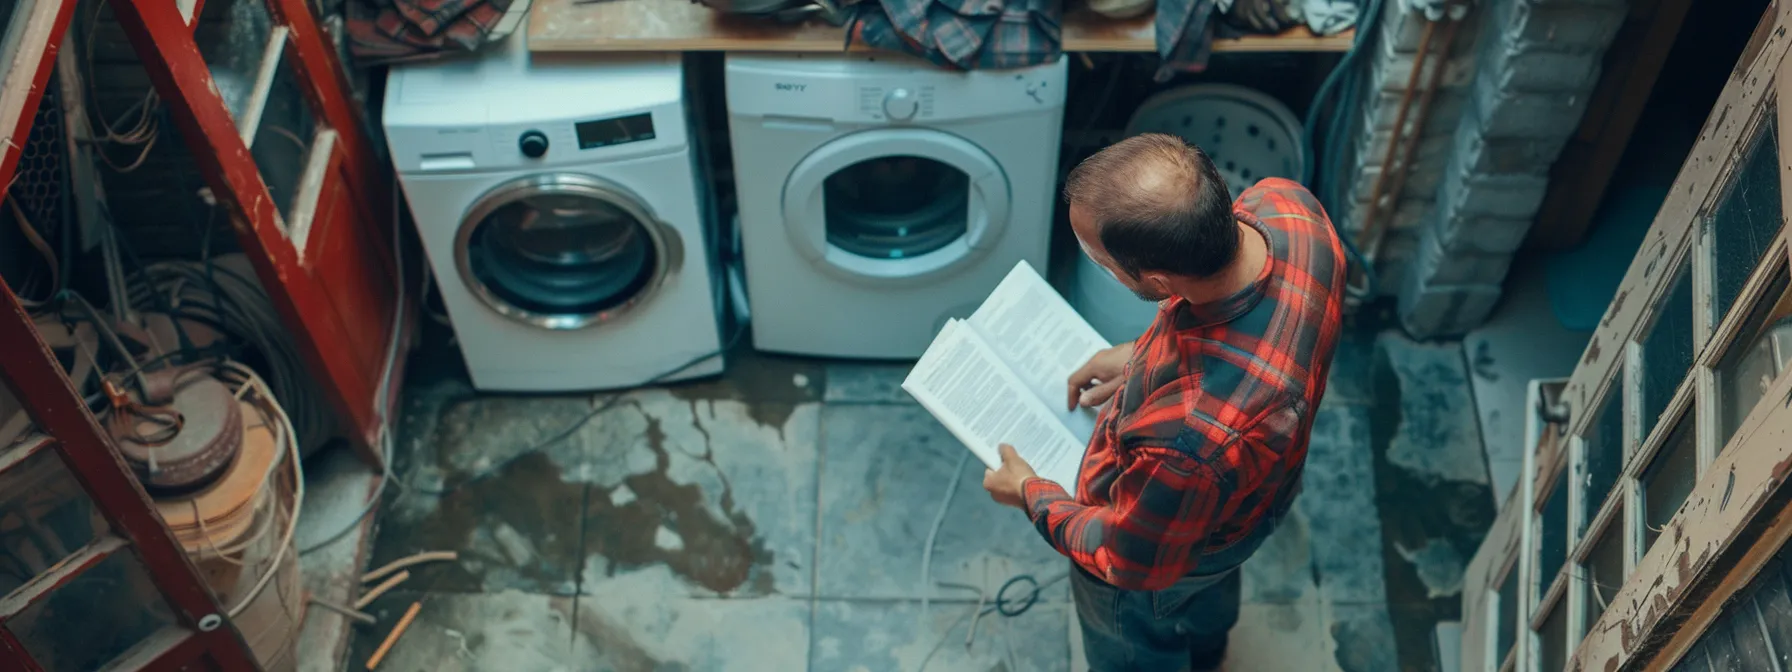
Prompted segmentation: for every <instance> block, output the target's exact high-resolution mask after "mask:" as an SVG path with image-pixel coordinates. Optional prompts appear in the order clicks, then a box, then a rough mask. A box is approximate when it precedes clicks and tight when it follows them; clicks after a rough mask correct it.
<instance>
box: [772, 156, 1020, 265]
mask: <svg viewBox="0 0 1792 672" xmlns="http://www.w3.org/2000/svg"><path fill="white" fill-rule="evenodd" d="M1008 207H1009V189H1008V177H1007V176H1006V175H1004V174H1003V173H1002V170H1001V167H1000V166H999V165H997V164H996V162H995V159H993V158H990V156H989V154H987V153H985V152H984V151H983V150H982V149H981V148H979V147H977V146H976V145H974V144H971V143H970V142H968V141H966V140H964V139H963V138H959V137H958V136H955V135H951V134H949V133H945V132H942V131H936V130H929V129H919V128H900V129H877V130H870V131H864V132H860V133H854V134H851V135H845V136H841V137H839V138H836V139H834V140H833V141H831V142H828V143H827V144H824V145H822V146H820V147H817V148H816V149H815V151H813V152H811V153H810V154H809V155H808V156H807V157H804V158H803V160H802V161H801V162H800V163H798V164H797V166H796V168H794V169H792V170H791V171H790V176H789V177H788V178H787V179H786V181H785V183H784V225H785V229H786V232H787V233H788V234H789V237H790V240H791V244H792V245H793V246H795V248H796V250H797V252H798V253H800V254H802V255H803V256H804V257H807V258H808V259H809V260H810V261H812V262H814V263H815V264H816V265H817V266H818V267H820V268H822V269H823V270H825V271H827V272H829V273H831V274H833V275H835V276H837V277H842V278H846V279H851V280H860V281H875V282H879V283H907V282H914V281H924V280H928V279H932V278H936V277H939V276H941V275H945V274H949V273H952V272H955V271H957V270H959V269H961V268H963V267H965V266H967V265H969V264H971V263H973V262H975V261H976V260H977V259H978V258H979V257H982V256H983V255H984V254H986V253H988V251H989V248H990V247H992V246H993V245H994V244H995V242H996V241H998V240H1000V238H1001V235H1002V231H1003V230H1004V229H1005V228H1007V226H1008Z"/></svg>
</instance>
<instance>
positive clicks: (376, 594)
mask: <svg viewBox="0 0 1792 672" xmlns="http://www.w3.org/2000/svg"><path fill="white" fill-rule="evenodd" d="M410 578H411V573H410V572H408V571H405V572H399V573H397V574H393V575H392V578H390V579H386V582H385V583H382V584H380V585H378V586H374V588H373V590H369V591H367V594H365V595H362V596H361V599H358V600H355V604H354V608H355V610H356V611H359V610H362V609H366V608H367V605H369V604H373V601H374V600H377V599H380V596H381V595H385V594H386V591H389V590H392V589H393V588H395V587H397V586H398V584H400V583H404V582H405V581H406V580H407V579H410Z"/></svg>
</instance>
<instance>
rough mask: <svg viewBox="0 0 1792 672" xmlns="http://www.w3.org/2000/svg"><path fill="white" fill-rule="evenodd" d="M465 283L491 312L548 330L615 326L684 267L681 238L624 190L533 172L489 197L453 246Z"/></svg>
mask: <svg viewBox="0 0 1792 672" xmlns="http://www.w3.org/2000/svg"><path fill="white" fill-rule="evenodd" d="M454 250H455V264H456V266H458V267H459V270H460V277H461V282H463V283H465V284H466V287H467V289H468V290H469V291H471V292H472V293H473V295H474V296H476V297H479V300H480V301H481V302H483V303H485V305H486V306H488V307H490V308H491V309H492V310H494V311H497V312H498V313H499V314H501V315H504V316H506V317H509V318H511V319H514V320H517V321H520V322H523V323H526V324H530V325H534V326H537V327H541V328H544V329H579V328H583V327H589V326H592V325H596V324H600V323H603V322H606V321H610V320H614V319H616V318H618V317H620V316H622V315H623V314H625V313H627V312H628V311H629V310H630V309H631V308H635V307H638V306H639V305H641V304H642V303H643V302H645V301H647V300H649V298H650V297H651V296H652V295H653V293H654V291H655V290H657V289H659V287H660V286H661V285H662V284H664V283H665V281H666V278H667V277H668V276H670V275H671V274H673V273H676V272H677V270H678V267H679V265H680V264H681V263H682V262H683V257H684V253H683V244H682V243H681V241H680V240H679V236H678V233H677V232H676V231H675V230H673V229H672V228H671V227H670V226H667V225H666V224H665V223H663V222H660V221H659V220H657V219H655V218H654V217H653V214H652V211H651V210H649V209H648V208H647V206H646V205H645V204H644V203H643V202H642V201H641V199H640V198H638V197H636V196H635V195H634V194H631V193H629V192H628V191H627V190H625V189H623V188H622V187H620V186H617V185H615V184H611V183H609V182H606V181H604V180H600V179H598V178H595V177H591V176H588V175H581V174H569V173H561V174H550V175H535V176H529V177H525V178H521V179H517V180H513V181H511V182H506V183H504V184H501V185H499V186H497V187H496V188H494V189H492V190H491V191H490V192H487V193H486V194H485V196H483V197H481V198H480V199H479V200H478V201H476V202H475V203H474V204H473V206H472V207H471V208H470V209H468V211H467V215H466V217H465V218H464V219H463V220H462V221H461V226H460V231H459V234H458V235H457V237H456V240H455V247H454Z"/></svg>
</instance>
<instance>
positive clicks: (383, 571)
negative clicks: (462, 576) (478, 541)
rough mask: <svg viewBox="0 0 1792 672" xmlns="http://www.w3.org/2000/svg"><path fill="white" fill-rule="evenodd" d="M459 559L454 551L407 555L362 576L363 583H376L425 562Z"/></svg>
mask: <svg viewBox="0 0 1792 672" xmlns="http://www.w3.org/2000/svg"><path fill="white" fill-rule="evenodd" d="M457 557H459V556H458V555H456V554H455V552H454V551H429V552H426V553H418V554H416V555H407V556H405V557H402V558H399V559H397V560H393V561H392V562H388V563H386V565H385V566H384V567H381V568H379V569H376V570H373V571H371V572H368V573H366V574H362V575H361V582H362V583H366V582H368V581H376V580H379V579H381V578H384V577H385V576H386V575H387V574H391V573H393V572H396V571H398V570H400V569H404V568H406V567H410V566H412V565H417V564H421V563H425V562H439V561H451V560H454V559H455V558H457Z"/></svg>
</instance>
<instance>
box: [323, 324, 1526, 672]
mask: <svg viewBox="0 0 1792 672" xmlns="http://www.w3.org/2000/svg"><path fill="white" fill-rule="evenodd" d="M433 340H435V342H446V338H442V339H433ZM431 341H432V339H430V338H427V334H426V338H425V342H426V343H427V342H431ZM1462 353H1463V351H1462V348H1461V347H1460V345H1458V344H1445V345H1424V344H1414V343H1411V342H1408V341H1406V340H1405V339H1404V338H1402V337H1400V336H1397V335H1394V334H1391V333H1380V332H1377V331H1376V330H1374V329H1368V328H1365V329H1361V330H1359V333H1357V334H1356V335H1354V336H1353V337H1352V338H1351V339H1350V341H1349V342H1347V343H1346V344H1345V345H1344V346H1343V347H1342V348H1341V350H1340V352H1339V354H1338V356H1337V360H1336V363H1335V365H1334V369H1333V375H1332V380H1331V383H1330V387H1329V389H1328V395H1327V398H1326V400H1325V403H1324V404H1323V405H1322V406H1321V408H1320V410H1319V415H1318V417H1317V418H1316V420H1315V428H1314V432H1313V440H1312V445H1311V448H1310V452H1309V458H1308V459H1309V468H1308V469H1307V471H1306V473H1307V481H1306V490H1305V492H1304V493H1303V495H1302V496H1301V498H1300V499H1299V500H1298V505H1297V507H1296V510H1295V515H1293V516H1291V517H1290V519H1289V520H1288V521H1286V522H1285V523H1284V525H1283V527H1282V528H1281V529H1280V530H1279V531H1278V532H1277V534H1276V535H1275V536H1274V537H1273V538H1272V539H1271V540H1270V541H1269V542H1268V543H1266V545H1265V546H1264V548H1263V550H1262V551H1260V552H1259V553H1258V555H1257V556H1256V557H1254V558H1253V559H1252V560H1251V561H1250V562H1249V563H1247V564H1246V566H1245V570H1244V572H1245V573H1244V596H1245V598H1244V599H1245V602H1246V604H1245V606H1244V608H1243V615H1242V621H1241V623H1240V624H1239V626H1238V627H1237V629H1235V630H1234V632H1233V646H1232V648H1231V653H1230V658H1229V660H1228V664H1227V669H1229V670H1235V671H1254V670H1348V671H1359V670H1361V671H1381V670H1395V669H1399V670H1430V669H1435V667H1434V662H1433V657H1434V656H1433V653H1432V651H1431V647H1432V644H1431V633H1432V630H1433V628H1434V626H1435V624H1436V623H1437V622H1439V621H1448V620H1453V619H1454V618H1456V616H1457V614H1456V613H1455V609H1456V605H1457V603H1458V600H1459V595H1460V590H1461V573H1462V567H1463V565H1464V564H1465V563H1466V560H1467V558H1468V557H1469V556H1470V555H1471V554H1472V553H1473V551H1474V547H1475V545H1476V544H1478V542H1479V539H1480V537H1481V535H1482V534H1483V533H1484V531H1485V528H1486V526H1487V525H1488V524H1489V522H1490V521H1491V516H1492V512H1493V497H1492V494H1491V491H1490V489H1489V487H1488V482H1489V478H1488V472H1487V466H1486V460H1485V458H1484V457H1483V454H1482V449H1481V431H1480V428H1479V427H1478V425H1477V422H1478V420H1477V417H1476V412H1475V409H1474V402H1473V396H1472V394H1471V392H1470V391H1469V389H1470V388H1469V384H1468V380H1469V370H1468V363H1467V360H1466V358H1464V357H1463V354H1462ZM458 359H459V358H458V354H457V353H455V352H454V351H453V350H452V348H451V347H446V346H443V347H438V348H435V349H426V350H424V351H421V352H418V353H416V354H415V355H414V356H413V360H412V362H413V363H412V373H411V375H410V380H409V381H407V387H406V391H405V401H404V406H403V417H402V419H401V433H400V443H399V445H398V453H399V454H398V458H397V460H396V465H397V469H398V470H399V473H401V474H404V480H405V482H407V483H409V484H412V485H411V487H409V488H398V487H394V488H389V489H388V494H387V497H386V501H385V505H384V506H383V508H382V511H381V515H380V516H379V518H378V526H377V527H378V531H377V534H375V536H374V543H373V546H372V552H371V554H370V556H371V557H370V558H368V559H367V562H365V563H362V565H363V566H374V565H379V564H382V563H384V562H386V561H388V560H391V559H393V558H397V557H402V556H405V555H409V554H411V553H414V552H418V551H424V550H438V549H453V550H457V551H459V552H460V553H461V560H460V562H458V563H455V564H452V565H449V564H442V565H433V566H426V567H424V568H421V569H419V570H418V571H414V572H413V574H414V576H413V578H411V579H410V580H409V581H408V582H406V583H405V585H404V586H403V587H402V589H400V590H397V591H394V592H393V593H390V594H388V595H387V596H385V597H382V598H380V599H379V600H377V601H375V602H374V603H373V604H372V605H371V606H370V607H369V608H368V611H369V612H370V613H373V614H375V615H376V616H378V617H379V618H380V624H379V625H375V626H358V627H356V628H354V632H355V636H354V638H353V639H354V641H353V644H352V646H351V647H350V651H349V656H348V659H347V660H348V665H349V666H351V667H354V668H359V667H361V666H362V665H363V664H364V661H365V660H366V658H367V657H368V656H369V655H371V653H372V652H373V650H374V649H375V648H376V647H377V646H378V644H379V642H380V640H381V639H383V638H384V636H385V633H386V631H387V630H388V629H389V628H390V627H391V624H392V623H393V622H394V621H396V620H397V618H398V617H399V616H400V615H401V614H402V613H403V611H404V610H405V608H406V607H407V606H409V604H410V603H411V602H412V601H413V600H415V599H417V598H418V597H419V596H423V597H424V598H425V599H424V600H423V607H422V610H421V612H420V614H419V616H418V617H417V621H416V623H415V624H414V625H413V626H412V627H411V628H410V630H409V631H408V632H407V634H406V635H405V636H404V638H403V639H402V640H401V641H400V642H399V643H398V645H397V646H395V647H394V648H393V650H392V651H391V653H390V654H389V656H388V657H387V658H386V661H385V662H384V663H382V664H381V666H380V669H381V670H393V671H403V672H410V671H414V670H428V671H430V672H449V671H452V670H506V671H510V670H517V671H528V670H622V671H632V670H754V671H757V670H777V671H782V670H843V671H854V672H857V671H860V670H863V671H867V672H869V671H881V670H900V671H902V672H915V671H916V670H921V669H923V665H925V669H926V670H938V671H945V670H977V671H982V670H1028V671H1032V670H1040V671H1052V670H1070V669H1073V668H1072V664H1071V660H1072V656H1073V653H1072V647H1073V646H1074V644H1073V643H1072V642H1071V641H1069V640H1070V639H1071V638H1069V637H1067V636H1066V634H1067V633H1068V632H1069V626H1070V623H1071V611H1070V605H1069V604H1068V591H1067V589H1066V586H1065V584H1064V582H1063V581H1062V580H1061V578H1060V577H1062V576H1063V575H1064V574H1065V572H1066V570H1067V565H1066V562H1067V561H1066V560H1064V559H1062V557H1061V556H1059V555H1057V554H1056V553H1055V552H1054V551H1053V550H1052V549H1050V548H1049V547H1048V546H1046V545H1045V543H1044V542H1043V541H1042V540H1040V539H1039V538H1038V536H1037V534H1036V533H1035V532H1034V531H1033V530H1032V528H1031V527H1030V526H1029V525H1028V524H1027V522H1026V520H1025V519H1024V518H1023V517H1022V516H1021V515H1020V514H1019V513H1017V512H1015V511H1013V510H1011V509H1005V508H1002V507H999V506H997V505H995V504H994V503H993V502H991V501H990V500H989V498H988V496H987V495H986V494H984V493H983V491H982V488H981V483H980V480H981V479H980V476H981V468H980V467H979V466H978V465H977V464H976V463H975V461H973V463H972V464H971V465H969V466H967V467H966V468H965V469H964V470H963V471H964V472H965V473H959V474H954V472H953V469H954V466H955V465H956V464H957V463H958V459H959V457H960V456H961V455H962V450H963V449H962V448H961V447H960V446H959V445H958V443H957V442H956V441H955V440H954V439H952V437H951V436H950V435H949V434H947V433H946V432H945V430H944V429H943V428H941V427H940V426H939V424H938V423H937V422H935V421H934V420H933V419H932V418H931V417H930V416H929V415H928V414H927V413H926V412H925V411H923V410H921V409H920V408H919V407H918V406H916V405H914V404H913V402H912V401H911V400H910V399H909V398H908V397H907V395H906V394H904V393H903V392H901V390H900V389H899V388H898V383H899V381H900V380H901V377H902V375H903V374H904V373H905V371H906V369H907V366H906V365H904V364H861V363H844V362H829V361H823V360H813V359H803V358H792V357H778V356H770V355H760V354H756V353H752V352H750V351H748V350H746V349H744V348H743V349H742V351H741V352H739V353H737V354H735V355H734V356H733V357H732V358H731V359H730V361H729V370H728V373H727V374H726V375H725V376H723V377H721V378H719V379H714V380H709V381H703V382H698V383H692V384H681V385H673V386H669V387H663V388H653V389H644V390H638V391H633V392H629V393H627V394H626V395H625V396H624V397H623V398H622V399H621V400H620V401H619V402H617V403H615V404H613V405H612V406H611V407H610V408H609V409H608V410H605V411H603V412H602V413H600V414H598V415H597V416H596V417H595V418H593V419H592V420H591V421H590V422H589V423H587V424H585V425H584V426H583V427H582V428H581V429H579V430H578V431H576V432H574V433H573V434H572V435H571V436H570V437H568V438H567V439H565V440H563V441H559V442H555V443H552V444H550V445H547V446H545V447H541V448H539V449H536V448H535V446H536V444H538V443H540V442H541V441H542V440H543V439H544V438H547V437H550V436H552V435H554V434H556V433H558V432H559V431H560V430H561V429H562V428H564V427H567V426H568V425H570V424H571V423H574V422H576V421H577V420H578V419H579V418H580V417H582V416H585V415H587V414H590V413H591V411H592V410H593V409H594V408H596V407H597V406H598V405H599V404H602V403H604V402H605V400H607V399H609V395H601V394H600V395H555V396H515V395H509V396H500V395H481V394H476V393H474V392H473V391H472V390H471V389H470V388H469V387H468V385H467V383H466V381H465V377H464V373H463V372H462V371H461V370H460V369H459V366H458ZM513 458H514V459H513ZM494 465H498V466H499V467H500V468H499V469H498V470H497V471H496V472H495V473H494V474H493V475H492V476H491V477H489V478H484V479H479V480H473V481H470V482H469V481H467V479H468V477H469V476H470V475H472V474H476V473H483V472H486V471H488V470H490V469H492V468H493V466H494ZM362 483H363V485H364V483H365V481H362ZM948 487H950V488H951V489H952V492H953V493H954V494H953V499H952V502H951V508H950V511H949V513H948V515H947V516H946V518H945V522H944V525H943V526H942V528H941V529H940V532H939V535H938V538H937V540H936V543H935V549H934V557H933V563H932V581H933V582H934V583H935V585H934V586H932V587H929V588H923V586H922V584H921V579H920V573H921V556H922V547H923V544H924V542H925V538H926V535H927V532H928V526H929V524H930V523H931V522H932V520H933V518H934V515H935V513H936V511H937V510H938V507H939V505H940V501H941V498H942V497H943V496H944V495H945V493H946V492H947V489H948ZM436 489H446V490H447V494H442V495H437V494H429V493H428V492H427V491H428V490H436ZM343 499H344V500H345V501H349V502H351V503H352V502H356V501H359V500H355V499H353V498H352V497H349V496H347V495H344V496H343ZM348 508H349V509H352V508H353V507H348ZM301 536H303V535H301ZM351 545H352V544H351ZM347 555H349V556H352V555H353V554H352V553H349V554H347ZM324 564H325V563H323V562H315V563H309V564H308V565H307V569H308V573H311V574H316V573H318V572H321V571H322V570H321V569H314V567H316V568H321V567H323V566H324ZM351 573H352V572H351ZM338 574H339V575H341V574H343V573H342V572H338ZM1020 574H1026V575H1030V576H1032V577H1035V578H1036V579H1037V580H1039V581H1041V582H1044V583H1047V584H1048V588H1047V589H1046V590H1045V591H1044V594H1043V597H1042V599H1041V600H1040V601H1039V603H1038V604H1037V605H1036V606H1034V607H1033V608H1031V609H1030V610H1028V611H1026V612H1025V613H1023V614H1021V615H1020V616H1017V617H1014V618H1004V617H1001V616H999V615H997V616H989V617H985V618H983V619H981V622H980V623H979V625H978V628H977V632H976V635H975V637H974V639H972V641H971V642H970V644H969V646H968V647H967V645H966V635H967V626H968V624H969V619H968V618H967V616H968V615H969V614H970V613H971V612H972V611H973V610H974V607H975V605H976V603H977V593H976V592H975V588H976V587H981V588H982V589H983V590H984V591H988V592H993V591H994V590H995V589H997V588H999V587H1000V586H1001V585H1002V584H1003V583H1004V582H1006V581H1007V580H1008V579H1009V578H1010V577H1012V576H1015V575H1020ZM319 580H321V579H319ZM942 583H950V584H959V585H960V586H964V587H952V586H942V585H940V584H942ZM924 595H925V596H927V597H928V599H929V603H928V604H927V605H926V610H925V612H923V604H922V601H921V598H922V597H923V596H924ZM320 611H322V610H317V609H314V610H312V612H313V614H314V615H315V614H316V613H317V612H320ZM308 627H310V626H308ZM306 649H307V650H305V651H302V657H309V659H310V660H309V661H308V662H309V663H310V664H311V665H312V666H311V667H308V668H306V669H331V668H332V667H333V664H318V662H317V661H318V659H319V658H325V657H327V656H329V651H330V647H329V646H327V645H325V644H323V643H319V644H316V645H313V646H308V647H306ZM326 663H329V661H328V660H326Z"/></svg>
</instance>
